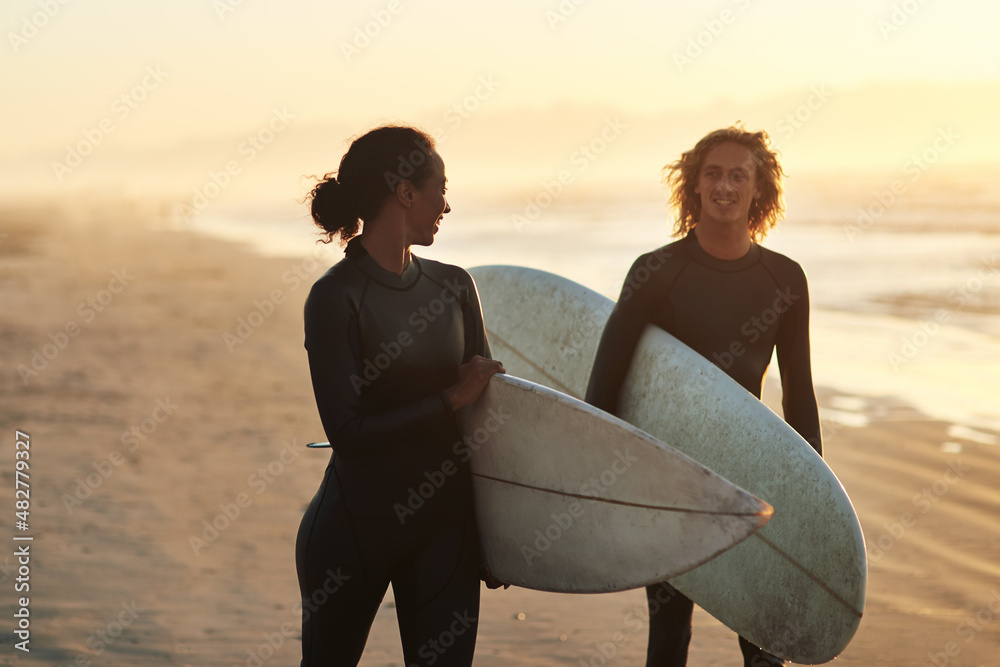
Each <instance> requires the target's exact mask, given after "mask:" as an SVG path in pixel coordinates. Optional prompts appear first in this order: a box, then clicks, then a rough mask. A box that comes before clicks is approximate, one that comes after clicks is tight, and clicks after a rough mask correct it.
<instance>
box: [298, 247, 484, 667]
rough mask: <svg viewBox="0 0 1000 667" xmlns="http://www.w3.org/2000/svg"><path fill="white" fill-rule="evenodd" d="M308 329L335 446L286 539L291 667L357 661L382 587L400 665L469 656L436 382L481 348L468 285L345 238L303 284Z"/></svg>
mask: <svg viewBox="0 0 1000 667" xmlns="http://www.w3.org/2000/svg"><path fill="white" fill-rule="evenodd" d="M305 338H306V348H307V350H308V353H309V368H310V371H311V374H312V382H313V389H314V391H315V394H316V403H317V406H318V408H319V413H320V418H321V420H322V422H323V428H324V430H325V432H326V435H327V438H328V439H329V440H330V443H331V445H332V447H333V455H332V457H331V459H330V464H329V466H328V467H327V469H326V474H325V477H324V479H323V483H322V484H321V485H320V488H319V491H318V492H317V493H316V496H315V497H314V498H313V500H312V502H311V503H310V505H309V508H308V509H307V510H306V513H305V516H304V517H303V519H302V523H301V526H300V528H299V534H298V539H297V541H296V566H297V569H298V576H299V587H300V589H301V593H302V598H303V601H304V602H303V629H302V653H303V659H302V664H303V665H355V664H357V662H358V661H359V660H360V659H361V654H362V652H363V650H364V646H365V642H366V640H367V638H368V632H369V629H370V627H371V623H372V621H373V620H374V618H375V614H376V612H377V611H378V608H379V605H380V604H381V601H382V598H383V596H384V595H385V591H386V588H387V587H388V585H389V584H390V583H392V587H393V595H394V597H395V605H396V615H397V617H398V622H399V630H400V636H401V639H402V643H403V656H404V660H405V664H406V665H408V666H409V665H430V664H434V665H438V666H440V665H446V666H447V665H470V664H472V656H473V649H474V647H475V641H476V631H477V619H478V615H479V547H478V539H477V535H476V530H475V525H474V522H473V521H474V520H473V514H472V495H471V488H472V487H471V480H470V477H469V472H468V466H467V460H468V458H469V455H468V452H467V450H464V449H462V448H461V447H456V443H458V442H459V440H460V434H459V429H458V425H457V422H456V420H455V415H454V412H453V411H452V408H451V404H450V403H449V401H448V399H447V397H446V395H445V393H444V391H445V389H447V388H448V387H450V386H452V385H454V384H455V383H456V382H457V380H458V374H459V367H460V366H461V365H462V364H463V363H465V362H466V361H468V360H469V359H471V358H472V356H473V355H476V354H479V355H482V356H486V357H489V354H490V353H489V345H488V343H487V340H486V332H485V329H484V327H483V319H482V311H481V309H480V306H479V297H478V295H477V293H476V288H475V283H474V282H473V281H472V278H471V277H470V276H469V274H468V273H467V272H465V271H464V270H462V269H460V268H458V267H455V266H450V265H447V264H441V263H439V262H434V261H430V260H426V259H420V258H417V257H412V259H411V261H410V263H409V264H408V265H407V267H406V269H404V271H403V273H402V275H399V276H397V275H396V274H394V273H392V272H390V271H387V270H385V269H383V268H382V267H380V266H379V265H378V263H377V262H375V260H374V259H373V258H372V257H371V256H370V255H369V254H368V253H367V251H366V250H365V249H364V247H363V246H362V245H361V243H360V240H359V239H357V238H355V239H354V240H352V241H351V242H350V243H349V244H348V246H347V251H346V257H345V258H344V259H343V260H342V261H340V262H338V263H337V264H336V265H335V266H333V267H332V268H331V269H330V270H329V271H327V273H326V274H324V275H323V276H322V277H321V278H320V279H319V280H317V281H316V283H315V284H314V285H313V287H312V291H311V292H310V294H309V298H308V299H307V301H306V305H305ZM321 600H323V601H325V602H324V603H320V604H317V603H318V602H319V601H321Z"/></svg>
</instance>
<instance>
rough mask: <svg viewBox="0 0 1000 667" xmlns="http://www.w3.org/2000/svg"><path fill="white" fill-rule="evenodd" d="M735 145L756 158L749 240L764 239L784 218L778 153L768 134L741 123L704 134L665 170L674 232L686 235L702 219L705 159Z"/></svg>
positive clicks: (664, 176)
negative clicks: (701, 176) (701, 175)
mask: <svg viewBox="0 0 1000 667" xmlns="http://www.w3.org/2000/svg"><path fill="white" fill-rule="evenodd" d="M727 141H729V142H732V143H735V144H739V145H740V146H744V147H745V148H747V149H748V150H749V151H750V154H751V155H752V156H753V160H754V164H755V165H756V167H757V169H756V173H755V181H756V184H757V187H758V188H760V197H759V198H757V199H755V200H754V201H753V202H752V203H751V204H750V216H749V218H750V219H749V229H750V238H752V239H753V240H754V241H755V242H759V241H761V240H763V238H764V237H765V236H767V232H768V231H770V230H771V229H772V228H773V227H774V226H775V225H777V224H778V222H779V221H780V220H781V219H782V218H783V217H784V215H785V204H784V201H783V199H782V193H781V177H782V176H783V175H784V172H783V171H782V169H781V165H780V164H778V153H777V151H775V150H772V149H771V147H770V139H769V138H768V136H767V132H765V131H763V130H761V131H759V132H750V131H748V130H747V129H746V128H744V127H743V125H742V123H736V125H733V126H732V127H727V128H723V129H721V130H715V131H714V132H709V133H708V134H707V135H705V136H704V137H703V138H702V139H701V141H699V142H698V143H697V144H695V147H694V148H692V149H691V150H689V151H687V152H685V153H682V154H681V158H680V159H679V160H677V161H676V162H674V163H673V164H668V165H667V166H665V167H664V168H663V182H664V183H665V184H666V185H667V187H668V188H670V202H669V203H670V206H671V207H673V209H674V216H675V218H676V220H675V222H674V233H675V234H676V235H677V236H684V235H685V234H687V233H688V232H689V231H691V229H693V228H694V226H695V225H696V224H698V218H700V217H701V197H700V196H699V195H698V193H696V192H695V188H697V187H698V176H699V172H700V171H701V165H702V163H703V162H704V160H705V156H706V155H707V154H708V152H709V151H710V150H711V149H712V148H714V147H715V146H716V145H718V144H721V143H724V142H727Z"/></svg>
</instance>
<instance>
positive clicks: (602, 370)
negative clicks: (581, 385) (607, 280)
mask: <svg viewBox="0 0 1000 667" xmlns="http://www.w3.org/2000/svg"><path fill="white" fill-rule="evenodd" d="M648 257H649V255H643V256H642V257H640V258H639V259H637V260H636V261H635V263H633V264H632V268H631V269H629V272H628V275H627V276H626V277H625V282H624V284H623V285H622V290H621V294H619V296H618V302H617V303H616V304H615V308H614V310H612V311H611V316H610V317H609V318H608V321H607V324H605V325H604V332H603V333H602V334H601V342H600V344H599V345H598V347H597V355H596V357H595V358H594V367H593V368H592V369H591V371H590V382H589V383H588V385H587V396H586V398H585V399H584V400H586V402H587V403H589V404H591V405H593V406H594V407H596V408H600V409H601V410H604V411H605V412H608V413H610V414H613V415H617V414H618V396H619V394H620V393H621V389H622V385H623V384H624V383H625V376H626V375H628V369H629V366H630V365H631V364H632V355H633V354H634V353H635V346H636V345H637V344H638V342H639V337H640V336H641V335H642V332H643V331H644V330H645V328H646V323H647V321H648V316H647V312H646V302H647V301H648V295H647V294H645V293H644V292H643V290H642V289H641V287H642V286H643V284H644V282H645V281H642V280H638V276H637V272H639V271H640V270H642V271H645V272H646V273H645V274H644V275H645V277H646V281H648V280H649V275H648V272H649V269H648V268H645V267H646V265H647V264H648Z"/></svg>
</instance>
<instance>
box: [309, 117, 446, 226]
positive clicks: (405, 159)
mask: <svg viewBox="0 0 1000 667" xmlns="http://www.w3.org/2000/svg"><path fill="white" fill-rule="evenodd" d="M433 153H434V140H433V139H432V138H431V137H430V136H429V135H427V134H426V133H425V132H421V131H420V130H417V129H415V128H412V127H406V126H397V125H386V126H383V127H378V128H375V129H374V130H371V131H370V132H367V133H366V134H364V135H362V136H361V137H358V138H357V139H355V140H354V141H353V142H352V143H351V147H350V148H349V149H348V150H347V153H345V154H344V157H343V158H341V160H340V168H339V170H338V171H337V172H336V176H334V174H333V173H329V174H326V175H325V176H324V177H323V179H322V180H321V181H320V182H319V183H317V184H316V187H315V188H313V190H312V192H311V193H310V194H309V198H310V199H311V200H312V205H311V206H312V217H313V220H314V221H315V222H316V225H317V226H318V227H320V228H321V229H322V230H323V231H324V232H325V233H326V239H325V241H326V242H327V243H329V242H330V241H332V240H333V239H334V237H336V236H340V238H341V240H342V241H344V242H346V241H349V240H350V239H351V237H353V236H356V235H357V233H358V230H359V229H360V222H359V219H360V220H363V221H369V220H371V219H372V218H374V217H375V216H377V215H378V213H379V211H381V210H382V206H383V205H384V204H385V201H386V199H387V198H388V197H389V196H390V195H391V194H392V193H393V192H395V189H396V184H397V183H399V182H401V181H409V182H411V183H413V185H415V186H416V187H418V188H420V187H423V185H424V183H426V182H427V179H428V178H429V177H430V175H431V174H432V173H434V171H435V169H436V168H437V167H438V164H439V160H432V159H431V156H432V154H433Z"/></svg>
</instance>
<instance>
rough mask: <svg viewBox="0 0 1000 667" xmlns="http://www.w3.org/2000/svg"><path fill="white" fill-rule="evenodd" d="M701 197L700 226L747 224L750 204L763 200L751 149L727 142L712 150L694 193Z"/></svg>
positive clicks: (703, 162)
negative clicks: (708, 224)
mask: <svg viewBox="0 0 1000 667" xmlns="http://www.w3.org/2000/svg"><path fill="white" fill-rule="evenodd" d="M694 191H695V193H696V194H699V195H701V216H700V218H699V220H698V222H699V223H701V222H708V223H712V222H717V223H723V224H725V223H730V224H731V223H741V224H744V225H745V224H747V222H748V220H749V217H750V204H751V203H752V202H753V200H754V199H756V198H757V197H759V196H760V188H758V187H757V167H756V165H755V164H754V160H753V155H752V154H751V153H750V149H748V148H746V147H744V146H741V145H739V144H737V143H733V142H731V141H726V142H723V143H720V144H717V145H716V146H713V147H712V148H711V149H709V151H708V153H707V154H706V155H705V159H704V160H703V161H702V163H701V170H700V171H699V172H698V185H697V186H696V187H695V189H694Z"/></svg>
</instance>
